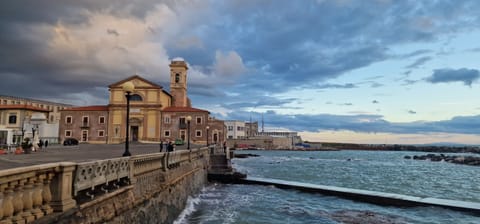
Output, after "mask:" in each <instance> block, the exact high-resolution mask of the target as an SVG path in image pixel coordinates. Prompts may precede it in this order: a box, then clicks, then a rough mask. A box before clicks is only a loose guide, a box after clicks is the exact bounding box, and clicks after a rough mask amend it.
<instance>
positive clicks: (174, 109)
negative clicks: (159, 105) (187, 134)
mask: <svg viewBox="0 0 480 224" xmlns="http://www.w3.org/2000/svg"><path fill="white" fill-rule="evenodd" d="M162 111H163V112H205V113H210V112H209V111H208V110H202V109H197V108H193V107H166V108H165V109H163V110H162Z"/></svg>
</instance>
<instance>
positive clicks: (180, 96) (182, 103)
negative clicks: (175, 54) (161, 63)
mask: <svg viewBox="0 0 480 224" xmlns="http://www.w3.org/2000/svg"><path fill="white" fill-rule="evenodd" d="M187 70H188V66H187V63H186V62H185V61H184V60H183V59H182V58H174V59H173V60H172V62H171V63H170V94H171V95H172V97H173V103H172V106H174V107H187V106H188V98H187Z"/></svg>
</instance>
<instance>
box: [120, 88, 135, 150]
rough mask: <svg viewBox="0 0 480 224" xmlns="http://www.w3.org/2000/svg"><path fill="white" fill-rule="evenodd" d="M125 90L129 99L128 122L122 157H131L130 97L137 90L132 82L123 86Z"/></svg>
mask: <svg viewBox="0 0 480 224" xmlns="http://www.w3.org/2000/svg"><path fill="white" fill-rule="evenodd" d="M122 88H123V91H125V97H126V98H127V120H126V125H127V126H126V127H125V152H124V153H123V155H122V156H131V155H132V154H130V151H128V141H129V137H128V131H129V129H130V127H129V126H130V124H129V121H130V97H131V96H132V95H131V93H132V92H133V90H135V86H134V85H133V83H132V82H126V83H125V84H123V86H122Z"/></svg>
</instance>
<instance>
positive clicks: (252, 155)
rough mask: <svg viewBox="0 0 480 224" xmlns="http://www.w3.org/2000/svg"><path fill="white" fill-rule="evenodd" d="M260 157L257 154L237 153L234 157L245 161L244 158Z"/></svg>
mask: <svg viewBox="0 0 480 224" xmlns="http://www.w3.org/2000/svg"><path fill="white" fill-rule="evenodd" d="M257 156H259V155H257V154H251V153H241V154H240V153H235V154H234V157H235V158H241V159H244V158H248V157H257Z"/></svg>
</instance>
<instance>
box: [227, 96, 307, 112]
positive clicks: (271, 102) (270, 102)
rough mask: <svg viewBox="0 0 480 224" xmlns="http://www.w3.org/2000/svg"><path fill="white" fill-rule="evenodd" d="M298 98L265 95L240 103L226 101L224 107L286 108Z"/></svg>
mask: <svg viewBox="0 0 480 224" xmlns="http://www.w3.org/2000/svg"><path fill="white" fill-rule="evenodd" d="M297 100H298V99H296V98H288V99H278V98H274V97H268V96H264V97H261V98H256V99H252V100H251V101H250V102H240V103H224V104H222V106H223V107H225V108H227V109H232V110H242V109H246V108H255V107H282V108H285V105H287V104H289V103H292V102H295V101H297Z"/></svg>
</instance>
